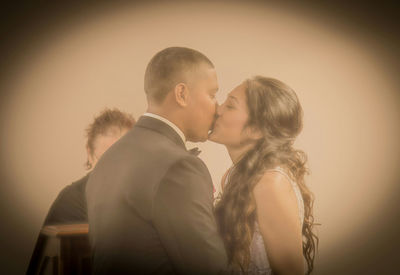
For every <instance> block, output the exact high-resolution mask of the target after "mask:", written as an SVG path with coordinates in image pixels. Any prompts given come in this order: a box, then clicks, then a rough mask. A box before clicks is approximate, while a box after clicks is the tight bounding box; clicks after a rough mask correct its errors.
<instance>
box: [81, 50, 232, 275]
mask: <svg viewBox="0 0 400 275" xmlns="http://www.w3.org/2000/svg"><path fill="white" fill-rule="evenodd" d="M144 88H145V92H146V96H147V101H148V109H147V113H145V114H144V115H143V116H142V117H141V118H140V119H139V120H138V122H137V123H136V124H135V126H134V128H133V129H132V130H131V131H130V132H128V133H127V134H126V135H125V136H124V137H123V138H121V139H120V140H119V141H118V142H116V143H115V144H114V145H113V146H112V147H111V148H110V149H109V150H108V151H107V152H105V153H104V155H103V156H102V157H101V159H100V160H99V162H98V163H97V165H96V167H95V169H94V170H93V172H92V174H91V175H90V178H89V181H88V184H87V188H86V196H87V204H88V216H89V234H90V238H91V242H92V248H93V270H94V273H95V274H218V273H221V272H223V271H224V270H225V269H226V265H227V259H226V253H225V250H224V246H223V243H222V240H221V239H220V237H219V235H218V232H217V228H216V224H215V220H214V216H213V185H212V181H211V177H210V174H209V172H208V169H207V167H206V165H205V164H204V163H203V162H202V161H201V160H200V159H199V158H198V157H197V156H196V154H194V153H193V152H190V151H187V149H186V147H185V141H186V140H188V141H193V142H199V141H205V140H207V137H208V132H209V130H210V129H211V127H212V124H213V120H214V115H215V108H216V101H215V94H216V92H217V90H218V82H217V77H216V73H215V69H214V66H213V64H212V63H211V61H210V60H209V59H208V58H207V57H206V56H204V55H203V54H202V53H200V52H198V51H196V50H193V49H189V48H182V47H172V48H167V49H164V50H162V51H161V52H159V53H157V54H156V55H155V56H154V57H153V58H152V59H151V61H150V63H149V64H148V66H147V69H146V72H145V80H144Z"/></svg>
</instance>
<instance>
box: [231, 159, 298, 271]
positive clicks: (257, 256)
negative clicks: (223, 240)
mask: <svg viewBox="0 0 400 275" xmlns="http://www.w3.org/2000/svg"><path fill="white" fill-rule="evenodd" d="M232 170H233V169H230V171H229V173H228V176H227V177H226V179H225V186H226V184H227V183H228V179H229V177H230V175H231V173H232ZM268 171H275V172H278V173H280V174H282V175H283V176H285V177H286V178H287V179H288V180H289V182H290V183H291V185H292V187H293V191H294V193H295V195H296V198H297V203H298V207H299V219H300V222H301V225H303V220H304V202H303V197H302V196H301V192H300V189H299V187H298V185H297V183H296V182H294V181H293V180H292V179H291V178H290V177H289V176H288V175H287V174H286V172H285V171H284V170H283V169H282V168H281V167H279V166H278V167H275V168H273V169H269V170H268ZM250 257H251V261H250V265H249V269H248V274H250V275H253V274H257V275H260V274H272V270H271V268H270V265H269V262H268V257H267V252H266V251H265V246H264V240H263V238H262V235H261V233H260V229H259V226H258V223H257V222H256V223H255V230H254V234H253V240H252V242H251V245H250Z"/></svg>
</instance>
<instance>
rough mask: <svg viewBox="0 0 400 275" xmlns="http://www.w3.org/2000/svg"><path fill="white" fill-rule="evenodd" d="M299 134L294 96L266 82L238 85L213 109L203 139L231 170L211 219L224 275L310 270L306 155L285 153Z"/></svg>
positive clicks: (310, 218) (258, 79) (299, 110)
mask: <svg viewBox="0 0 400 275" xmlns="http://www.w3.org/2000/svg"><path fill="white" fill-rule="evenodd" d="M301 129H302V108H301V105H300V103H299V101H298V98H297V96H296V94H295V92H294V91H293V90H292V89H291V88H290V87H288V86H287V85H286V84H284V83H283V82H281V81H279V80H276V79H273V78H266V77H261V76H257V77H254V78H252V79H249V80H246V81H245V82H243V83H242V84H240V85H239V86H238V87H236V88H235V89H234V90H232V91H231V92H230V93H229V95H228V98H227V99H226V101H225V102H224V103H223V104H222V105H221V106H219V107H218V111H217V120H216V122H215V125H214V128H213V131H212V132H211V133H210V136H209V139H210V140H211V141H214V142H217V143H221V144H224V145H225V146H226V148H227V150H228V153H229V155H230V157H231V159H232V162H233V165H232V167H231V168H230V169H229V170H228V171H227V173H226V174H225V175H224V177H223V179H222V182H221V186H222V190H223V192H222V194H221V196H220V197H219V199H218V201H217V202H216V206H215V215H216V219H217V223H218V225H219V230H220V233H221V236H222V238H223V239H224V242H225V247H226V249H227V254H228V260H229V263H230V266H231V270H232V273H239V274H273V273H274V274H304V273H307V274H309V273H311V271H312V270H313V266H314V257H315V251H316V246H317V243H318V238H317V237H316V236H315V234H314V233H313V221H314V218H313V214H312V207H313V196H312V193H311V192H310V191H309V189H308V188H307V186H306V185H305V182H304V175H305V173H306V172H307V168H306V155H305V154H304V153H303V152H302V151H299V150H296V149H294V148H293V146H292V145H293V142H294V140H295V138H296V137H297V135H298V134H299V133H300V132H301Z"/></svg>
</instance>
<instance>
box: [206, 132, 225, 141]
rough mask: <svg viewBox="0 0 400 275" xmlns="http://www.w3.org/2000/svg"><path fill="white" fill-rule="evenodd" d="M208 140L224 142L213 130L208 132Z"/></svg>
mask: <svg viewBox="0 0 400 275" xmlns="http://www.w3.org/2000/svg"><path fill="white" fill-rule="evenodd" d="M208 140H209V141H212V142H215V143H219V144H224V143H223V140H221V138H220V137H219V136H218V135H217V134H216V133H215V132H210V133H209V134H208Z"/></svg>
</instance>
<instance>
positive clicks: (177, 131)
mask: <svg viewBox="0 0 400 275" xmlns="http://www.w3.org/2000/svg"><path fill="white" fill-rule="evenodd" d="M143 116H149V117H152V118H155V119H158V120H161V121H162V122H164V123H166V124H167V125H169V126H170V127H171V128H172V129H174V130H175V132H176V133H177V134H178V135H179V136H180V138H181V139H182V141H183V144H185V147H186V138H185V135H184V134H183V132H182V131H181V129H179V128H178V126H176V125H175V124H174V123H172V122H171V121H169V120H168V119H166V118H165V117H162V116H159V115H156V114H153V113H144V114H143Z"/></svg>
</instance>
